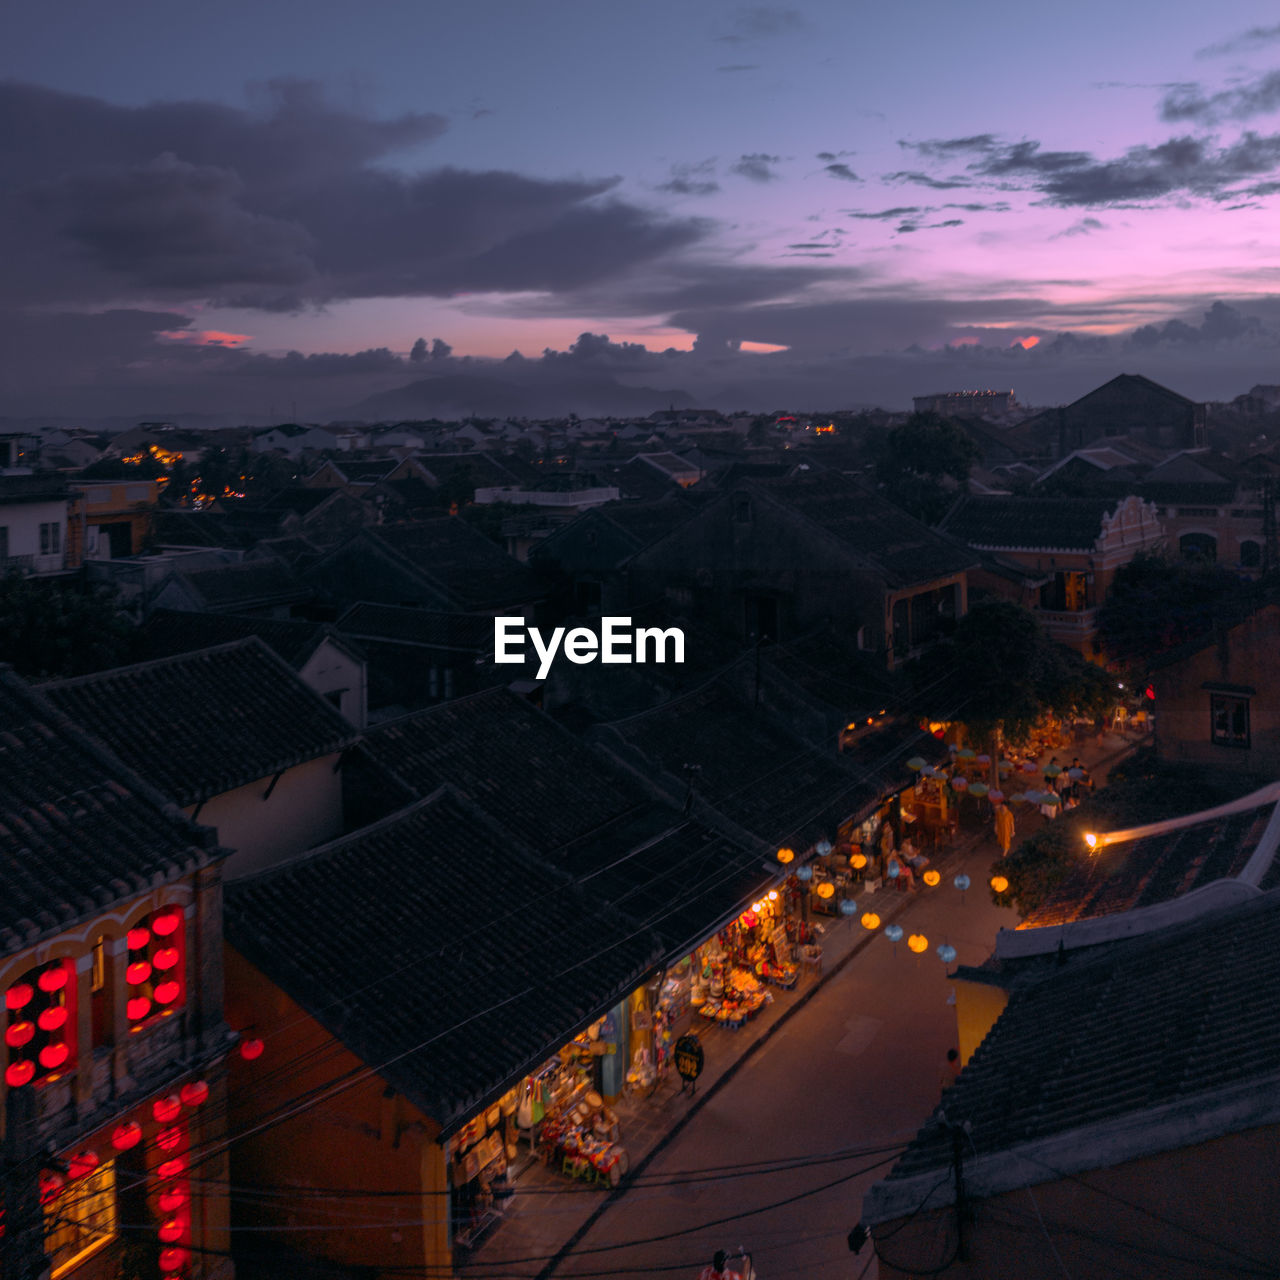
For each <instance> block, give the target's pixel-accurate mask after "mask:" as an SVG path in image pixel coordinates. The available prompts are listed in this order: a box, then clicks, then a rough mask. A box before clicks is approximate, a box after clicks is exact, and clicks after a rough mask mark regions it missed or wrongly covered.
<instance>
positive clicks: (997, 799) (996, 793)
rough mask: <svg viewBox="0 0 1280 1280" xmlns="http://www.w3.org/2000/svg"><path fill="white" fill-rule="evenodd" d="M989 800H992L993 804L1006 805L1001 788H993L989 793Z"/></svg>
mask: <svg viewBox="0 0 1280 1280" xmlns="http://www.w3.org/2000/svg"><path fill="white" fill-rule="evenodd" d="M987 799H988V800H990V801H991V803H992V804H1004V792H1003V791H1001V790H1000V788H999V787H992V788H991V790H990V791H988V792H987Z"/></svg>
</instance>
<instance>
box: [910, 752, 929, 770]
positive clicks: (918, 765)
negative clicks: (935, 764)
mask: <svg viewBox="0 0 1280 1280" xmlns="http://www.w3.org/2000/svg"><path fill="white" fill-rule="evenodd" d="M928 763H929V762H928V761H927V760H926V759H925V758H924V756H912V757H911V759H910V760H908V761H907V768H908V769H910V770H911V771H912V773H919V772H920V770H921V769H923V768H924V767H925V765H927V764H928Z"/></svg>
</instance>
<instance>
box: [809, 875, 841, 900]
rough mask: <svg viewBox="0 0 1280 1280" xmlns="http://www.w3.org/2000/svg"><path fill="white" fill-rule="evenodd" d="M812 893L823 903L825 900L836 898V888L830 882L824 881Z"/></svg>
mask: <svg viewBox="0 0 1280 1280" xmlns="http://www.w3.org/2000/svg"><path fill="white" fill-rule="evenodd" d="M814 892H815V893H816V894H817V895H818V897H820V898H821V899H823V901H824V902H825V901H826V900H827V899H829V898H834V897H835V896H836V887H835V885H833V884H832V883H831V881H830V880H824V881H823V882H822V883H821V884H820V885H819V886H818V887H817V889H815V890H814Z"/></svg>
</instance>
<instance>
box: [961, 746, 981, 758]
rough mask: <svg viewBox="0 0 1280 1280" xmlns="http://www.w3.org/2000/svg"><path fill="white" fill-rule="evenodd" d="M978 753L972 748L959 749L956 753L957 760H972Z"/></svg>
mask: <svg viewBox="0 0 1280 1280" xmlns="http://www.w3.org/2000/svg"><path fill="white" fill-rule="evenodd" d="M977 754H978V753H977V752H976V751H975V750H974V749H973V748H972V747H961V748H960V750H959V751H957V752H956V759H957V760H972V759H973V758H974V757H975V756H976V755H977Z"/></svg>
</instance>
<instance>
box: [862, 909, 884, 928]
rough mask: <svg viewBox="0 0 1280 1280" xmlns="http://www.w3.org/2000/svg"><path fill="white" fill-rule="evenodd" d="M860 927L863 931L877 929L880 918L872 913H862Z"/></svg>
mask: <svg viewBox="0 0 1280 1280" xmlns="http://www.w3.org/2000/svg"><path fill="white" fill-rule="evenodd" d="M862 927H863V928H864V929H878V928H879V927H880V917H879V916H878V915H876V913H875V912H874V911H866V912H863V915H862Z"/></svg>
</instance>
